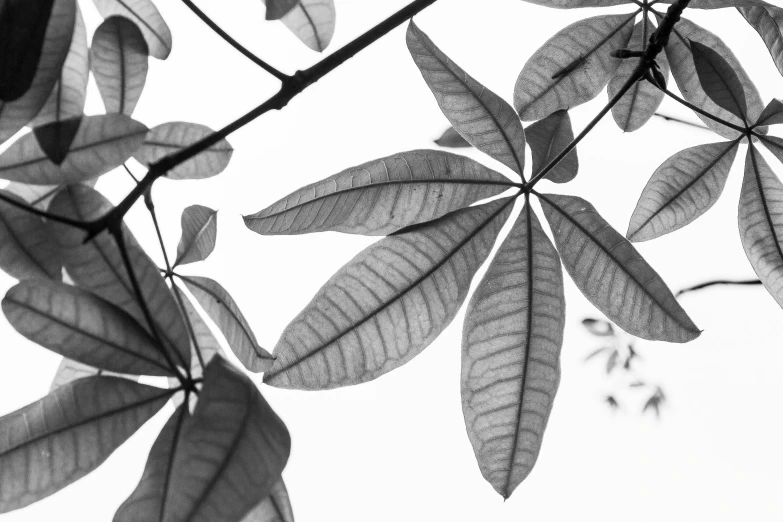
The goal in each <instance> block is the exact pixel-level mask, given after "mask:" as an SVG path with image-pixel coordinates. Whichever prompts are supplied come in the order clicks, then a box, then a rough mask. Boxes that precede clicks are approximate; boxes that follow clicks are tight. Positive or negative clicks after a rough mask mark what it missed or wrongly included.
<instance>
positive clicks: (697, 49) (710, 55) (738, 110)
mask: <svg viewBox="0 0 783 522" xmlns="http://www.w3.org/2000/svg"><path fill="white" fill-rule="evenodd" d="M690 47H691V53H692V54H693V63H694V65H695V66H696V73H697V74H698V76H699V82H700V83H701V87H702V89H704V92H705V93H707V96H709V97H710V99H711V100H712V101H714V102H715V103H717V104H718V105H720V106H721V107H723V108H724V109H726V110H727V111H729V112H731V113H732V114H734V115H735V116H737V117H739V118H740V119H742V120H743V121H744V122H747V119H748V102H747V101H746V100H745V90H744V88H743V86H742V82H741V81H740V79H739V77H738V76H737V73H736V72H734V69H732V68H731V66H730V65H729V63H728V62H727V61H726V60H724V59H723V57H722V56H721V55H720V54H718V53H717V52H715V51H713V50H712V49H710V48H709V47H707V46H705V45H702V44H700V43H699V42H694V41H691V42H690Z"/></svg>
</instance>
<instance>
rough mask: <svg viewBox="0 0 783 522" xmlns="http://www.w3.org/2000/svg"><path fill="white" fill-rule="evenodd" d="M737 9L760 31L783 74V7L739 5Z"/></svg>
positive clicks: (773, 59)
mask: <svg viewBox="0 0 783 522" xmlns="http://www.w3.org/2000/svg"><path fill="white" fill-rule="evenodd" d="M737 10H738V11H739V12H740V13H741V14H742V16H744V17H745V19H746V20H747V21H748V23H749V24H750V25H751V26H752V27H753V28H754V29H755V30H756V31H757V32H758V33H759V36H761V39H762V40H764V44H765V45H766V46H767V49H769V54H770V55H771V56H772V61H773V62H775V66H776V67H777V68H778V71H780V74H783V9H781V8H780V7H775V6H772V5H769V4H767V5H765V6H750V7H745V6H738V7H737Z"/></svg>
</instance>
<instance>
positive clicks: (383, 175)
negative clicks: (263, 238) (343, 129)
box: [245, 150, 512, 235]
mask: <svg viewBox="0 0 783 522" xmlns="http://www.w3.org/2000/svg"><path fill="white" fill-rule="evenodd" d="M511 186H512V185H511V182H510V181H509V180H508V178H506V177H505V176H502V175H501V174H498V173H497V172H495V171H493V170H490V169H488V168H486V167H484V166H483V165H481V164H480V163H477V162H475V161H473V160H471V159H469V158H466V157H464V156H457V155H454V154H450V153H448V152H441V151H434V150H414V151H410V152H402V153H400V154H396V155H394V156H389V157H387V158H381V159H378V160H373V161H370V162H367V163H365V164H363V165H359V166H358V167H353V168H350V169H346V170H344V171H342V172H340V173H338V174H335V175H334V176H331V177H329V178H326V179H324V180H322V181H318V182H316V183H313V184H312V185H308V186H306V187H304V188H301V189H299V190H297V191H296V192H293V193H291V194H290V195H288V196H286V197H285V198H283V199H281V200H280V201H278V202H276V203H274V204H273V205H271V206H269V207H268V208H265V209H264V210H261V211H260V212H257V213H256V214H253V215H250V216H245V225H247V227H248V228H250V229H251V230H253V231H255V232H258V233H259V234H264V235H272V234H275V235H277V234H304V233H309V232H320V231H323V230H336V231H338V232H346V233H349V234H365V235H387V234H390V233H392V232H394V231H395V230H399V229H400V228H402V227H405V226H408V225H412V224H415V223H424V222H426V221H430V220H432V219H435V218H438V217H440V216H443V215H445V214H447V213H449V212H451V211H453V210H457V209H459V208H463V207H466V206H469V205H470V204H471V203H474V202H476V201H478V200H481V199H485V198H488V197H491V196H494V195H497V194H500V193H501V192H503V191H505V190H507V189H508V188H509V187H511Z"/></svg>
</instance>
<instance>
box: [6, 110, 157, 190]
mask: <svg viewBox="0 0 783 522" xmlns="http://www.w3.org/2000/svg"><path fill="white" fill-rule="evenodd" d="M146 134H147V127H145V126H144V125H143V124H141V123H139V122H137V121H135V120H132V119H130V118H129V117H127V116H124V115H122V114H107V115H102V116H85V117H84V118H82V120H81V125H80V126H79V130H78V131H77V132H76V135H75V137H74V138H73V142H72V143H71V147H70V151H69V152H68V156H67V157H66V158H65V161H63V162H62V163H61V164H60V165H57V164H55V163H54V162H52V161H51V160H50V159H49V158H48V157H47V154H46V152H44V150H43V148H42V147H41V145H40V144H39V140H38V139H37V138H36V135H35V133H29V134H26V135H24V136H22V137H21V138H19V139H18V140H16V141H15V142H14V143H13V144H12V145H11V146H10V147H9V148H8V149H7V150H6V151H5V152H3V153H2V154H0V178H2V179H8V180H11V181H20V182H22V183H28V184H32V185H57V184H61V183H77V182H79V181H84V180H87V179H90V178H94V177H96V176H100V175H101V174H105V173H106V172H109V171H110V170H112V169H114V168H116V167H118V166H120V165H122V163H123V162H124V161H125V160H127V159H128V158H129V157H130V156H131V154H133V152H134V151H136V150H137V149H138V148H139V147H140V146H141V144H142V141H143V140H144V136H145V135H146Z"/></svg>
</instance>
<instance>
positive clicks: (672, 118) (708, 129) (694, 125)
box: [653, 112, 712, 132]
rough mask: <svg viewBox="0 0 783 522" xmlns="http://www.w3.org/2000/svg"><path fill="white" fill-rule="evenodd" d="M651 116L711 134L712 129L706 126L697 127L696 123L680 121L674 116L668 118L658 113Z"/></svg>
mask: <svg viewBox="0 0 783 522" xmlns="http://www.w3.org/2000/svg"><path fill="white" fill-rule="evenodd" d="M653 116H658V117H659V118H663V119H664V120H666V121H673V122H675V123H681V124H683V125H688V126H690V127H696V128H697V129H701V130H705V131H709V132H712V129H710V128H709V127H707V126H706V125H699V124H698V123H693V122H691V121H685V120H681V119H680V118H675V117H674V116H668V115H666V114H661V113H660V112H656V113H655V114H653Z"/></svg>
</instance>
